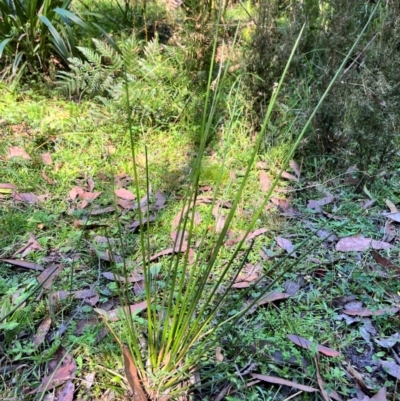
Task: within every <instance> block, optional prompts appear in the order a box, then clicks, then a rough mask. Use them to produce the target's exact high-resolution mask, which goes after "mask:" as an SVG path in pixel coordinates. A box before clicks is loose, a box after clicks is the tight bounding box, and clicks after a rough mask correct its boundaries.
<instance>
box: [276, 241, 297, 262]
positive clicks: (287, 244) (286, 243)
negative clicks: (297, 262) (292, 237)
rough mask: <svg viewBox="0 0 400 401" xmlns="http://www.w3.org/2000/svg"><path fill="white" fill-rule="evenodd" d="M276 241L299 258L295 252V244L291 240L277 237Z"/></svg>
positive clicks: (294, 256)
mask: <svg viewBox="0 0 400 401" xmlns="http://www.w3.org/2000/svg"><path fill="white" fill-rule="evenodd" d="M275 241H276V243H277V244H278V245H279V246H280V247H281V248H282V249H283V250H285V251H286V252H287V253H289V254H290V256H292V257H293V258H297V255H296V252H293V251H294V246H293V244H292V243H291V241H289V240H288V239H286V238H283V237H276V238H275Z"/></svg>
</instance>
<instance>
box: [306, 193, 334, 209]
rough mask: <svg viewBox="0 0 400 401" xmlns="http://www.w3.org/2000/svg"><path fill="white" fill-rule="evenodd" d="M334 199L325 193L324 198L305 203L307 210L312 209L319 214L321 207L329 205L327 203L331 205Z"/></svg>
mask: <svg viewBox="0 0 400 401" xmlns="http://www.w3.org/2000/svg"><path fill="white" fill-rule="evenodd" d="M334 199H335V197H334V196H333V195H332V194H330V193H326V196H325V197H324V198H321V199H314V200H309V201H308V203H307V208H308V209H314V210H315V211H316V212H321V211H322V209H321V208H322V206H325V205H329V203H332V202H333V200H334Z"/></svg>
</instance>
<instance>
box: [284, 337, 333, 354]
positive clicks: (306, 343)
mask: <svg viewBox="0 0 400 401" xmlns="http://www.w3.org/2000/svg"><path fill="white" fill-rule="evenodd" d="M287 338H288V339H289V340H290V341H293V342H294V343H295V344H296V345H298V346H300V347H302V348H304V349H312V347H313V344H312V342H311V341H309V340H306V339H305V338H303V337H300V336H297V335H295V334H288V335H287ZM317 351H318V352H320V353H322V354H324V355H327V356H339V355H340V352H338V351H335V350H334V349H332V348H328V347H325V346H323V345H319V344H317Z"/></svg>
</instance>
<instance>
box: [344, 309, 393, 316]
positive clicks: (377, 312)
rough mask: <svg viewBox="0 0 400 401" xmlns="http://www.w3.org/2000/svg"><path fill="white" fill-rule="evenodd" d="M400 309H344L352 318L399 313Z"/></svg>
mask: <svg viewBox="0 0 400 401" xmlns="http://www.w3.org/2000/svg"><path fill="white" fill-rule="evenodd" d="M399 310H400V309H399V308H384V309H378V310H370V309H344V310H343V313H345V314H346V315H350V316H382V315H385V314H386V313H393V314H394V313H397V312H398V311H399Z"/></svg>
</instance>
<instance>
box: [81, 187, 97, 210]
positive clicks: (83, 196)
mask: <svg viewBox="0 0 400 401" xmlns="http://www.w3.org/2000/svg"><path fill="white" fill-rule="evenodd" d="M101 194H102V192H101V191H100V192H84V193H82V194H80V195H79V197H80V198H81V199H83V200H85V201H93V200H95V199H96V198H98V197H99V196H100V195H101ZM82 209H83V208H82Z"/></svg>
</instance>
